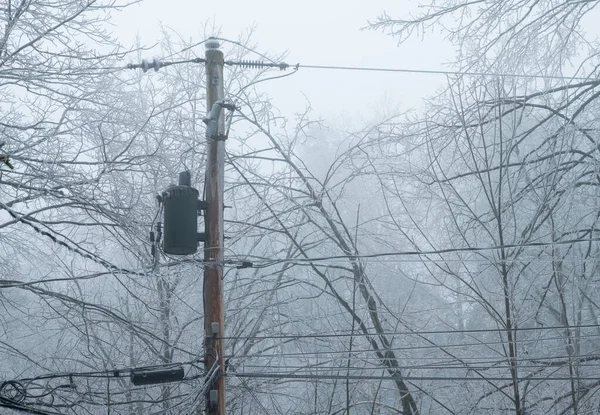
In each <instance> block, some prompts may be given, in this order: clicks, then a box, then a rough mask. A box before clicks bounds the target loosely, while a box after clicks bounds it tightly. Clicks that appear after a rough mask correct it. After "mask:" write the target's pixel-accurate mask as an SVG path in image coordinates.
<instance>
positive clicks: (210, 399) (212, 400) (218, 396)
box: [203, 39, 225, 415]
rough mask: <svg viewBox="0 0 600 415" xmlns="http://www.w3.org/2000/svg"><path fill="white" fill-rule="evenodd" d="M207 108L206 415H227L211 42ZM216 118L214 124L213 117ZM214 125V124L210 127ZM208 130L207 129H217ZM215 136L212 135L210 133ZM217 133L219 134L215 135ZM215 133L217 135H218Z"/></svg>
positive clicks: (221, 146)
mask: <svg viewBox="0 0 600 415" xmlns="http://www.w3.org/2000/svg"><path fill="white" fill-rule="evenodd" d="M205 45H206V51H205V57H206V85H207V93H206V104H207V111H209V116H208V118H207V119H206V120H205V122H206V123H207V139H208V143H207V145H208V157H207V161H206V202H207V209H206V216H205V220H204V223H205V232H206V240H205V243H204V260H205V262H206V263H205V266H204V294H203V295H204V339H205V344H204V353H205V359H204V362H205V363H204V366H205V368H206V370H207V373H208V371H209V370H211V368H212V367H213V365H214V364H215V361H217V365H218V367H219V369H220V370H219V372H218V374H217V376H216V378H215V380H214V382H213V384H212V385H211V386H210V387H209V389H208V392H207V395H206V414H209V415H225V377H224V370H225V365H224V358H223V349H224V347H223V346H224V344H223V343H224V342H223V341H222V340H221V338H222V337H223V334H224V327H223V322H224V313H223V190H224V183H223V182H224V176H225V141H224V140H223V134H224V128H225V121H224V115H223V113H224V111H220V108H219V111H213V107H214V106H215V103H217V102H222V101H223V96H224V90H223V64H224V62H223V52H221V51H220V50H219V42H218V41H217V40H216V39H209V40H208V41H207V42H206V43H205ZM213 114H214V115H216V116H215V118H216V119H214V120H211V118H210V117H211V115H213ZM211 122H212V123H213V124H212V125H211ZM215 124H216V129H215V128H208V127H211V126H212V127H215ZM211 129H212V130H213V133H210V130H211ZM214 130H216V131H214ZM215 132H216V134H215Z"/></svg>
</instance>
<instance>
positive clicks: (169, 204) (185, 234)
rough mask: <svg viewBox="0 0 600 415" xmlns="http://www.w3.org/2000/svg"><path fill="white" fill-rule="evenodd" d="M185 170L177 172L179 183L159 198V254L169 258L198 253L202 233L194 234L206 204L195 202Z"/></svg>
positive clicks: (195, 193)
mask: <svg viewBox="0 0 600 415" xmlns="http://www.w3.org/2000/svg"><path fill="white" fill-rule="evenodd" d="M191 181H192V180H191V175H190V172H189V171H184V172H181V173H179V184H178V185H171V186H169V187H168V188H167V189H166V190H165V191H164V192H163V193H162V195H161V200H162V203H163V208H164V232H163V238H164V239H163V251H164V252H165V253H167V254H171V255H190V254H193V253H195V252H196V251H197V250H198V242H199V241H204V240H205V239H206V238H205V234H203V233H201V234H199V233H198V211H199V209H202V208H206V203H205V202H203V201H199V200H198V195H199V192H198V189H195V188H193V187H192V186H191Z"/></svg>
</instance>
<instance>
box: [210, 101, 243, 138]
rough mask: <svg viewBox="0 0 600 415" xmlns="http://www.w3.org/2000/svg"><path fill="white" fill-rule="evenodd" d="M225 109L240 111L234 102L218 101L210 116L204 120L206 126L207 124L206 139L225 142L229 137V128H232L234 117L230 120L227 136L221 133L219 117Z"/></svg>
mask: <svg viewBox="0 0 600 415" xmlns="http://www.w3.org/2000/svg"><path fill="white" fill-rule="evenodd" d="M223 108H225V109H226V110H229V111H231V112H233V111H235V110H236V109H239V108H238V107H236V106H235V105H234V104H233V103H232V102H227V101H217V102H215V103H214V104H213V106H212V108H211V110H210V112H209V113H208V116H207V117H205V118H203V119H202V121H203V122H204V124H206V138H207V139H209V140H215V141H225V140H227V137H228V136H229V127H230V126H231V120H232V118H233V116H232V117H230V118H229V122H228V125H227V132H226V133H225V134H221V133H219V117H220V116H221V111H223Z"/></svg>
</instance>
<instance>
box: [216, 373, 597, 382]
mask: <svg viewBox="0 0 600 415" xmlns="http://www.w3.org/2000/svg"><path fill="white" fill-rule="evenodd" d="M225 376H231V375H227V374H226V375H225ZM235 376H237V377H242V378H259V379H279V380H294V379H297V380H397V379H398V378H401V379H402V380H405V381H461V382H462V381H479V382H481V381H483V382H490V381H498V382H512V381H513V379H511V378H508V377H466V376H401V377H400V376H399V377H398V378H396V377H392V376H371V375H320V374H299V373H298V374H296V373H257V372H246V373H244V372H239V373H235ZM573 379H577V380H579V381H586V380H591V381H598V378H597V377H569V376H554V377H551V376H548V377H543V376H541V377H538V376H523V377H521V378H518V381H519V382H521V381H532V380H533V381H572V380H573Z"/></svg>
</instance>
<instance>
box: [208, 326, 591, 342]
mask: <svg viewBox="0 0 600 415" xmlns="http://www.w3.org/2000/svg"><path fill="white" fill-rule="evenodd" d="M599 327H600V324H579V325H572V326H542V327H516V328H512V329H511V331H512V332H523V331H537V330H567V329H586V328H599ZM506 331H507V329H503V328H498V329H467V330H423V331H416V330H415V331H391V332H385V331H384V332H382V333H348V332H339V333H329V334H327V333H325V334H320V333H310V334H281V335H273V336H225V337H221V338H220V339H223V340H232V339H235V340H265V339H324V338H339V337H377V336H380V335H381V336H407V335H411V334H412V335H416V336H421V335H436V334H470V333H504V332H506Z"/></svg>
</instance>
